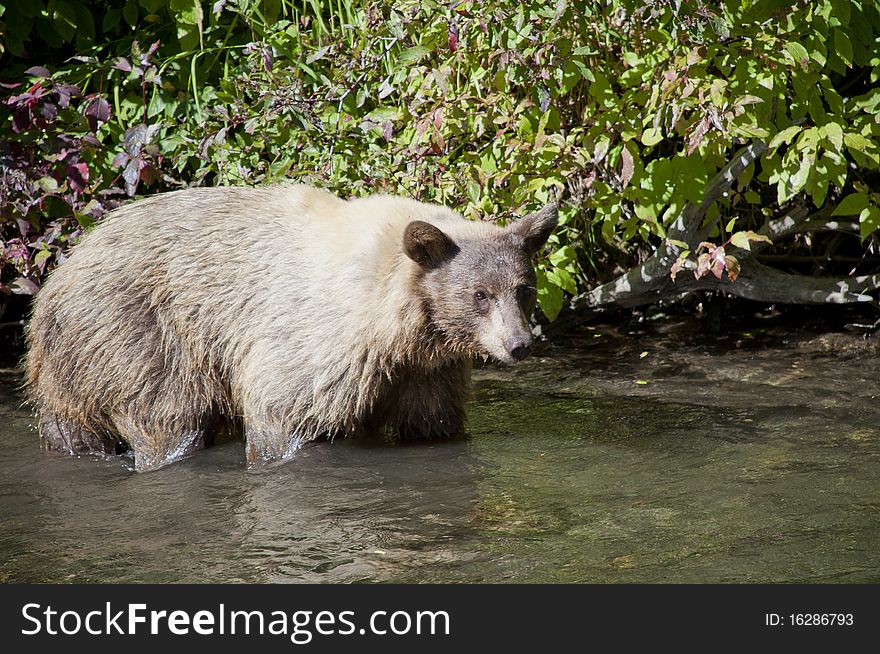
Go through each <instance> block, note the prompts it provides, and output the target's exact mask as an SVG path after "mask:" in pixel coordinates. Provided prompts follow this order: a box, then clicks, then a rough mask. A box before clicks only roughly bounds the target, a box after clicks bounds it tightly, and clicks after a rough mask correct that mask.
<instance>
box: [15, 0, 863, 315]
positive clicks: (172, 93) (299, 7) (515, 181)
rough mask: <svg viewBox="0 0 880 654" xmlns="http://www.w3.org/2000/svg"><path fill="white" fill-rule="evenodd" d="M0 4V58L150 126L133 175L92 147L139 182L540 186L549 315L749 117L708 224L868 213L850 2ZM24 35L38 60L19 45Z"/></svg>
mask: <svg viewBox="0 0 880 654" xmlns="http://www.w3.org/2000/svg"><path fill="white" fill-rule="evenodd" d="M25 5H26V7H25ZM87 6H88V7H91V9H92V10H93V13H92V14H91V15H90V16H89V19H88V20H85V19H84V20H79V18H76V19H72V17H73V16H76V17H79V16H80V14H81V13H82V11H83V10H84V7H87ZM0 12H4V13H0V20H3V21H5V28H4V29H3V32H2V33H3V35H4V36H3V42H4V43H5V47H6V48H7V49H8V54H7V57H6V59H4V60H3V66H4V67H5V69H6V70H7V73H11V74H18V75H20V74H21V73H20V70H21V69H23V68H25V67H26V66H27V65H29V64H31V63H43V64H46V63H52V64H55V65H56V66H58V68H57V70H56V71H55V73H54V78H55V79H57V80H60V81H65V82H69V83H73V84H78V85H80V86H81V87H82V90H83V92H84V93H99V94H103V95H105V96H106V97H107V98H108V100H109V102H110V104H111V106H112V110H113V111H112V113H113V115H112V119H111V120H109V121H108V122H107V123H106V124H104V125H102V126H101V127H100V130H99V132H98V136H99V137H100V138H101V139H102V142H104V143H116V144H117V146H116V149H117V151H120V152H122V151H124V150H125V148H126V141H125V139H124V136H125V135H126V134H129V135H130V134H131V132H130V131H129V130H131V129H133V128H135V127H136V126H137V125H139V124H142V123H143V124H146V125H149V126H151V127H153V131H152V132H151V134H150V141H151V146H152V147H155V153H154V156H153V158H152V159H151V161H152V162H153V163H154V164H155V166H156V167H157V170H156V174H148V175H146V177H144V176H140V177H137V176H134V171H133V169H132V168H130V161H131V153H129V159H128V160H126V159H125V158H124V157H122V158H119V159H117V160H116V161H115V163H116V164H117V165H118V166H119V167H120V168H121V169H122V170H123V171H124V170H125V166H129V168H128V170H129V173H130V174H129V177H131V178H132V181H135V182H137V183H138V184H141V186H140V187H139V188H141V189H143V188H144V187H143V184H150V186H149V187H148V188H149V189H151V190H159V189H161V188H168V187H172V186H175V185H178V184H192V183H195V184H221V183H222V184H260V183H266V182H272V181H278V180H286V179H294V180H301V181H306V182H310V183H316V184H320V185H323V186H326V187H328V188H330V189H331V190H333V191H334V192H337V193H339V194H341V195H346V194H348V195H360V194H366V193H371V192H389V193H400V194H404V195H411V196H414V197H419V198H422V199H427V200H434V201H437V202H441V203H444V204H448V205H450V206H453V207H455V208H456V209H458V210H460V211H461V212H462V213H463V214H464V215H465V216H467V217H469V218H472V219H479V220H492V221H499V222H502V223H503V222H505V221H507V220H510V219H512V218H513V217H514V215H516V214H522V213H525V212H527V211H530V210H533V209H535V208H537V207H539V206H540V205H541V204H542V203H544V202H547V201H548V200H550V199H551V198H553V197H555V196H556V195H558V194H561V195H563V196H564V197H566V198H567V202H566V203H565V204H563V206H562V209H561V212H560V223H561V226H560V228H559V229H558V230H557V232H556V234H555V235H554V236H553V237H552V238H551V240H550V242H549V243H548V246H547V250H546V252H545V253H544V256H542V257H541V260H540V270H539V291H538V296H539V302H540V306H541V308H542V310H543V312H544V313H545V314H546V315H547V316H548V317H550V318H553V317H555V316H556V314H557V313H558V312H559V311H560V309H561V308H562V306H563V304H564V297H565V294H573V293H576V292H577V290H578V288H581V287H583V286H584V285H585V284H586V283H591V282H594V281H596V280H597V279H599V278H602V277H605V276H607V275H609V274H612V273H613V272H614V271H615V270H617V271H619V269H620V267H621V266H622V267H628V266H629V265H632V263H634V262H636V261H638V260H639V259H641V258H643V257H644V256H646V255H647V254H650V252H651V251H653V249H654V248H656V247H657V245H658V244H660V243H662V242H663V239H664V238H665V237H666V233H667V230H668V228H669V226H670V224H671V223H672V222H673V221H674V220H675V218H676V217H677V216H678V215H679V213H680V211H681V210H682V208H683V206H684V205H685V203H687V202H700V201H701V198H702V194H703V191H704V190H705V185H706V184H707V182H708V181H709V180H710V179H711V178H712V177H713V176H714V175H715V174H716V173H717V172H718V170H719V169H720V168H721V166H723V164H724V163H725V161H726V160H727V158H728V157H729V156H730V154H731V153H732V151H733V150H734V149H735V148H736V147H737V146H738V145H739V144H742V143H744V142H747V141H750V140H753V139H762V140H765V141H767V142H768V143H769V146H770V147H769V148H768V150H767V152H766V153H765V154H764V156H763V157H762V159H761V161H760V162H759V163H758V164H757V165H756V166H752V167H750V168H749V169H748V170H747V171H746V172H745V173H744V174H743V175H742V176H741V178H740V179H739V180H738V183H737V184H736V186H735V187H734V191H733V192H732V193H730V194H728V196H726V197H724V198H722V199H720V200H719V201H718V202H717V203H716V204H715V205H714V206H713V207H711V208H710V210H709V213H708V219H709V220H713V221H716V222H718V224H719V228H718V230H717V234H718V236H719V237H724V236H725V234H724V233H723V232H721V231H720V225H721V224H727V223H730V226H729V227H728V229H727V232H729V233H732V232H734V231H736V232H738V233H744V234H748V233H749V232H750V230H755V229H756V228H757V227H758V226H759V225H760V223H761V221H762V220H763V219H764V218H765V217H766V216H768V215H770V214H775V213H777V212H778V211H779V208H780V206H779V205H786V204H789V203H793V202H805V201H808V202H810V203H812V204H813V205H814V206H815V207H816V208H822V207H829V206H835V205H837V203H838V202H839V200H840V199H841V198H842V197H844V198H845V199H844V201H843V203H841V204H840V205H839V206H838V208H837V211H838V213H840V214H841V215H844V214H842V213H841V212H844V211H845V212H851V213H847V214H845V215H858V216H859V220H860V221H861V226H862V237H863V238H865V239H873V238H874V236H872V233H873V232H874V231H875V230H876V229H877V228H878V226H880V209H878V207H880V194H878V193H877V192H875V191H873V190H872V189H876V188H878V186H877V184H876V182H877V169H878V167H880V166H878V161H880V149H878V140H877V136H878V131H880V122H878V112H880V91H878V90H877V88H876V86H877V85H876V82H877V79H878V77H880V55H878V54H877V52H878V48H877V43H878V35H880V13H878V10H877V8H876V6H874V4H873V3H860V2H849V1H848V0H833V1H832V0H824V1H819V2H798V3H783V2H777V1H773V0H761V1H745V0H744V1H741V2H725V3H712V2H702V1H695V2H687V3H681V2H677V1H674V2H673V1H669V2H650V3H649V2H643V1H633V0H611V1H609V2H607V3H591V2H574V1H566V0H560V1H559V2H553V3H547V2H543V1H538V0H526V1H525V2H519V3H511V2H505V1H501V0H490V1H483V2H480V1H476V0H465V1H463V2H458V3H453V4H452V5H450V4H449V3H441V2H435V1H433V0H401V1H399V2H395V3H390V4H389V3H374V2H355V1H354V0H300V1H297V2H293V0H218V1H217V2H201V3H199V2H194V1H193V0H137V1H136V0H127V1H113V0H105V1H104V2H93V3H88V4H87V3H85V2H80V1H79V0H38V1H35V2H32V3H13V2H10V0H0ZM86 13H88V12H86ZM99 16H100V17H101V19H100V20H97V17H99ZM98 23H100V24H98ZM12 35H14V36H12ZM150 43H153V44H157V43H158V45H156V49H155V50H154V51H153V52H152V53H151V54H150V56H147V57H146V59H144V57H145V52H146V50H144V48H146V44H150ZM138 44H141V46H142V47H141V46H138ZM45 48H48V49H49V51H50V52H51V53H53V54H52V60H51V61H50V62H46V61H40V62H34V61H33V58H34V56H35V54H34V53H40V54H41V55H42V54H43V53H44V52H45ZM74 53H75V54H76V55H77V57H75V58H74V59H73V60H66V59H65V57H66V56H68V55H69V54H74ZM62 55H64V56H62ZM0 118H4V116H3V114H2V113H0ZM10 120H11V117H8V118H7V123H6V124H8V121H10ZM3 129H4V130H5V129H6V127H4V128H3ZM50 129H51V128H50ZM129 145H130V143H129ZM129 149H130V148H129ZM160 155H161V161H160V159H159V157H160ZM151 165H152V164H151ZM128 190H129V192H133V188H132V186H131V184H129V185H128ZM852 198H855V199H852ZM855 209H858V212H856V211H855ZM728 235H729V234H728ZM736 238H737V239H738V240H741V239H742V238H746V241H745V244H748V237H736ZM722 240H723V238H722ZM737 244H738V243H737V242H734V245H737ZM739 245H740V246H742V244H739ZM722 247H723V246H722ZM722 252H723V249H722Z"/></svg>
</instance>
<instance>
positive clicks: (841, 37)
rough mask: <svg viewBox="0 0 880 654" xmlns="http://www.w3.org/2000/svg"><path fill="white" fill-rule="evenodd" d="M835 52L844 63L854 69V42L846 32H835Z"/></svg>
mask: <svg viewBox="0 0 880 654" xmlns="http://www.w3.org/2000/svg"><path fill="white" fill-rule="evenodd" d="M834 51H835V52H836V53H837V56H838V57H840V59H841V61H843V63H845V64H846V65H847V66H848V67H849V68H852V60H853V47H852V41H850V40H849V36H847V35H846V32H844V31H842V30H838V29H836V30H834Z"/></svg>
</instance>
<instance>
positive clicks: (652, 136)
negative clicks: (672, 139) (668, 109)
mask: <svg viewBox="0 0 880 654" xmlns="http://www.w3.org/2000/svg"><path fill="white" fill-rule="evenodd" d="M662 140H663V132H661V131H660V130H659V129H658V128H656V127H651V128H650V129H646V130H645V131H644V132H642V143H644V144H645V145H646V146H648V147H649V148H650V147H651V146H654V145H657V144H658V143H659V142H660V141H662Z"/></svg>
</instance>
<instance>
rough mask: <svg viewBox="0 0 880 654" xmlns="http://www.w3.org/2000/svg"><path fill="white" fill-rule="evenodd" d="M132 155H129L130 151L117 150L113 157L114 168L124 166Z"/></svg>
mask: <svg viewBox="0 0 880 654" xmlns="http://www.w3.org/2000/svg"><path fill="white" fill-rule="evenodd" d="M130 158H131V157H129V156H128V152H117V153H116V156H115V157H113V163H112V164H110V165H111V166H112V167H113V168H122V167H123V166H124V165H125V164H127V163H128V160H129V159H130Z"/></svg>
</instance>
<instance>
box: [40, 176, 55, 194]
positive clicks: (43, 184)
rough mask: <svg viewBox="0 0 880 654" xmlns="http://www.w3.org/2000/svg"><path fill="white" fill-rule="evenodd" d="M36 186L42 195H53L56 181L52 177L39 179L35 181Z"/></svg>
mask: <svg viewBox="0 0 880 654" xmlns="http://www.w3.org/2000/svg"><path fill="white" fill-rule="evenodd" d="M37 185H38V186H39V187H40V189H42V191H43V193H54V192H55V191H57V190H58V181H57V180H56V179H55V178H54V177H41V178H40V179H39V180H37Z"/></svg>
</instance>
